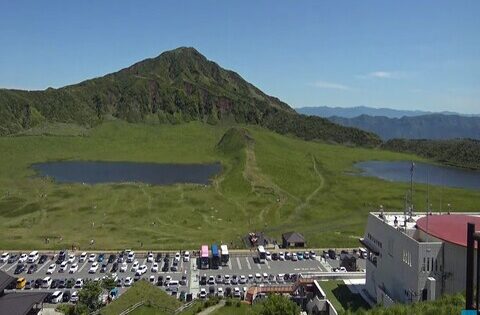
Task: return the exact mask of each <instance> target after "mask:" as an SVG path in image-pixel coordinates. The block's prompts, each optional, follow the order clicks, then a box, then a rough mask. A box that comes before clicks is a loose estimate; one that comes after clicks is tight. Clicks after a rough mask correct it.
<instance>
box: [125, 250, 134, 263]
mask: <svg viewBox="0 0 480 315" xmlns="http://www.w3.org/2000/svg"><path fill="white" fill-rule="evenodd" d="M134 259H135V252H129V253H128V255H127V262H128V263H131V262H133V260H134Z"/></svg>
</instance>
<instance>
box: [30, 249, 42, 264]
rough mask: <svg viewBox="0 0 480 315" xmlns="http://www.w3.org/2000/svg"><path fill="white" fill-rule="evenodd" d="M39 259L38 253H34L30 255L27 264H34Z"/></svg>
mask: <svg viewBox="0 0 480 315" xmlns="http://www.w3.org/2000/svg"><path fill="white" fill-rule="evenodd" d="M38 258H40V255H39V254H38V252H37V251H33V252H31V253H30V254H29V255H28V258H27V262H28V263H29V264H33V263H34V262H36V261H37V260H38Z"/></svg>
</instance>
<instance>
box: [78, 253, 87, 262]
mask: <svg viewBox="0 0 480 315" xmlns="http://www.w3.org/2000/svg"><path fill="white" fill-rule="evenodd" d="M86 259H87V252H83V253H81V254H80V257H79V258H78V261H79V262H84V261H85V260H86Z"/></svg>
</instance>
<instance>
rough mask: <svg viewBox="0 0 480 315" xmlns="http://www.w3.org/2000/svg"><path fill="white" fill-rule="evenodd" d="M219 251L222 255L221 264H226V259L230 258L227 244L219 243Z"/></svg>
mask: <svg viewBox="0 0 480 315" xmlns="http://www.w3.org/2000/svg"><path fill="white" fill-rule="evenodd" d="M220 251H221V255H222V265H224V266H226V265H227V264H228V259H229V258H230V256H229V255H228V248H227V245H220Z"/></svg>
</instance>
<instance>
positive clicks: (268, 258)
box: [265, 252, 272, 260]
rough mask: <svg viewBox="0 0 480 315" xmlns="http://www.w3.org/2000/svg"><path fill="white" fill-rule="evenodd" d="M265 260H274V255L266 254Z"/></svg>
mask: <svg viewBox="0 0 480 315" xmlns="http://www.w3.org/2000/svg"><path fill="white" fill-rule="evenodd" d="M265 259H266V260H272V254H270V252H266V253H265Z"/></svg>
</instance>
